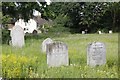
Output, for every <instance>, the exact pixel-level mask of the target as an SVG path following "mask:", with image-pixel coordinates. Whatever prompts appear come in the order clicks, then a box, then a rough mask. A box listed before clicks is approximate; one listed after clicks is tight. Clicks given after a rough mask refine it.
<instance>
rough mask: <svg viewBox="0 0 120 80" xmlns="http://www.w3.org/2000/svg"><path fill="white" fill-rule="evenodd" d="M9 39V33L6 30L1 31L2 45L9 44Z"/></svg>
mask: <svg viewBox="0 0 120 80" xmlns="http://www.w3.org/2000/svg"><path fill="white" fill-rule="evenodd" d="M10 39H11V37H10V31H9V30H7V29H2V44H9V40H10Z"/></svg>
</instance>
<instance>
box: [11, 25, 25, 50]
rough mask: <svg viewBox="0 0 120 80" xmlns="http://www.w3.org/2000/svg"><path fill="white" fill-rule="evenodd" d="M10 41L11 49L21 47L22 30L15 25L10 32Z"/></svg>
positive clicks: (22, 44) (22, 42) (22, 43)
mask: <svg viewBox="0 0 120 80" xmlns="http://www.w3.org/2000/svg"><path fill="white" fill-rule="evenodd" d="M11 39H12V46H13V47H20V48H21V47H23V46H24V44H25V42H24V30H23V28H22V27H21V26H19V25H16V26H14V27H13V29H12V30H11Z"/></svg>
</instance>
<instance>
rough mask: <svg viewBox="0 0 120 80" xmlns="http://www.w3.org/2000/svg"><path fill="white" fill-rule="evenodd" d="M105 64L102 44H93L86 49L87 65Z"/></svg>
mask: <svg viewBox="0 0 120 80" xmlns="http://www.w3.org/2000/svg"><path fill="white" fill-rule="evenodd" d="M105 63H106V48H105V45H104V43H101V42H93V43H91V44H89V45H88V48H87V65H90V66H97V65H104V64H105Z"/></svg>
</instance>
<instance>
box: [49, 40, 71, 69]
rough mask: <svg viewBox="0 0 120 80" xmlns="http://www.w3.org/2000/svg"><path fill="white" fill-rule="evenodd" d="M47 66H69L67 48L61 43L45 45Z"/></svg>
mask: <svg viewBox="0 0 120 80" xmlns="http://www.w3.org/2000/svg"><path fill="white" fill-rule="evenodd" d="M47 64H48V66H49V67H60V66H62V65H64V66H67V65H69V60H68V47H67V45H66V44H65V43H63V42H54V43H51V44H48V45H47Z"/></svg>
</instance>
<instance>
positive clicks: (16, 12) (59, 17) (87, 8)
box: [2, 2, 120, 39]
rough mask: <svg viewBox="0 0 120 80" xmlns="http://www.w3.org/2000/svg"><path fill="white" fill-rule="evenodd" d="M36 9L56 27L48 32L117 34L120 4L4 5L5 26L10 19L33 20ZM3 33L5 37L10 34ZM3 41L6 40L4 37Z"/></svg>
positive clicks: (3, 17) (22, 3) (5, 3)
mask: <svg viewBox="0 0 120 80" xmlns="http://www.w3.org/2000/svg"><path fill="white" fill-rule="evenodd" d="M33 9H35V10H38V11H40V12H41V17H42V18H44V19H46V20H49V19H51V20H52V22H53V24H52V27H51V28H48V26H49V25H46V26H47V27H46V28H48V29H49V30H48V32H53V33H58V32H61V33H63V32H70V33H81V32H82V31H83V30H86V29H87V30H88V33H96V32H97V31H98V30H101V31H103V32H106V33H108V31H109V30H112V31H113V32H118V27H119V25H120V2H57V3H55V2H52V3H51V4H50V5H46V2H40V4H38V3H37V2H2V15H3V16H2V23H3V27H4V28H5V30H6V28H7V26H6V25H5V24H6V23H8V22H9V21H10V20H17V19H19V18H23V19H25V20H26V21H27V20H28V19H29V18H32V17H33ZM5 30H2V33H3V34H2V35H4V34H5V35H6V33H7V32H5ZM3 39H4V38H3Z"/></svg>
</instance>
